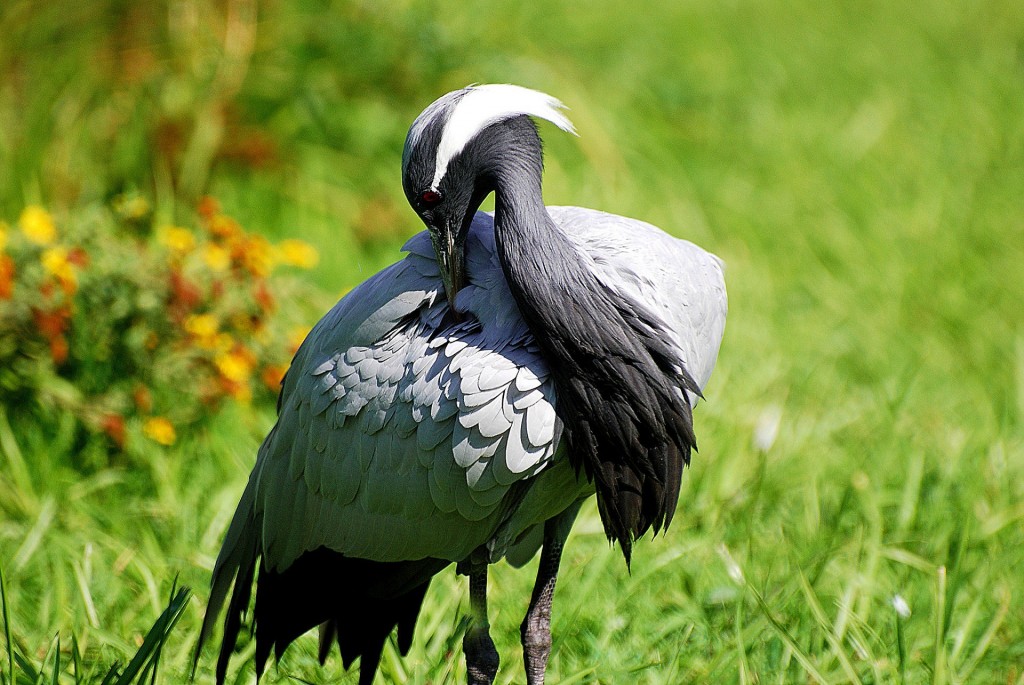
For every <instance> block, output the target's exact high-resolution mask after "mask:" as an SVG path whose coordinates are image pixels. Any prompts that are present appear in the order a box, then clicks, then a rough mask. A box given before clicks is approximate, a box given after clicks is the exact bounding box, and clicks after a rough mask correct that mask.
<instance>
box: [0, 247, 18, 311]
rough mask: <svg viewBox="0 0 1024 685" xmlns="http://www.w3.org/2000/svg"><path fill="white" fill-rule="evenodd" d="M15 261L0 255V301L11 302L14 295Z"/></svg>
mask: <svg viewBox="0 0 1024 685" xmlns="http://www.w3.org/2000/svg"><path fill="white" fill-rule="evenodd" d="M14 275H15V268H14V260H13V259H11V258H10V257H8V256H7V255H5V254H0V300H9V299H11V296H12V295H13V294H14Z"/></svg>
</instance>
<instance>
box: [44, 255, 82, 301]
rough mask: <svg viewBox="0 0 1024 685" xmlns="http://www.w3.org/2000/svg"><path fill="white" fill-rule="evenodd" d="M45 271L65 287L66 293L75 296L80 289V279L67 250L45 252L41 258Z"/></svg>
mask: <svg viewBox="0 0 1024 685" xmlns="http://www.w3.org/2000/svg"><path fill="white" fill-rule="evenodd" d="M39 261H40V262H42V264H43V269H45V270H46V272H47V273H48V274H51V275H53V276H54V277H56V278H57V280H58V281H60V283H61V285H62V286H63V287H64V292H66V293H68V294H69V295H70V294H73V293H74V292H75V290H76V289H77V287H78V278H77V277H76V276H75V269H74V267H73V266H72V265H71V262H70V261H69V260H68V251H67V248H63V247H50V248H47V249H45V250H43V254H42V255H41V256H40V257H39Z"/></svg>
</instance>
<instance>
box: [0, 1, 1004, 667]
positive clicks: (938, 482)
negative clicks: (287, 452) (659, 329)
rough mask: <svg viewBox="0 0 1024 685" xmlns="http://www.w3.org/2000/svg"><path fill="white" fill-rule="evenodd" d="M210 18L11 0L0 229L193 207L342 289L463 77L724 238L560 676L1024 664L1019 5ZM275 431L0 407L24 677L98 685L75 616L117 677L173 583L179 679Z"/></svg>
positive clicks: (307, 652)
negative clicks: (95, 460) (304, 257)
mask: <svg viewBox="0 0 1024 685" xmlns="http://www.w3.org/2000/svg"><path fill="white" fill-rule="evenodd" d="M224 5H225V6H226V7H228V8H229V9H230V17H231V21H229V22H228V26H229V29H230V30H229V31H228V36H229V37H230V40H228V41H227V43H225V40H224V33H223V22H224V19H223V17H224V15H223V13H222V11H221V10H218V9H216V7H217V6H219V5H217V6H215V5H214V4H212V3H211V4H205V3H196V4H195V5H192V6H193V7H196V8H197V9H195V10H194V11H190V10H188V9H187V8H186V7H185V4H179V3H172V4H171V5H170V6H169V7H168V6H157V7H155V8H150V7H149V5H148V4H147V3H124V2H113V1H108V2H100V3H91V4H86V5H85V6H84V7H83V6H80V5H79V4H71V3H57V4H55V5H54V4H51V5H46V6H44V5H40V4H39V3H33V2H29V1H28V0H9V1H8V2H5V3H3V7H2V9H0V35H2V36H4V38H3V40H2V41H0V74H2V75H3V76H2V78H0V218H6V219H7V220H8V221H12V220H13V219H15V218H16V217H17V213H18V212H19V211H20V209H21V207H22V206H24V205H25V204H26V203H29V202H42V203H43V204H45V205H46V206H47V207H49V208H51V209H53V210H54V211H55V213H56V214H57V216H58V219H60V217H61V216H65V217H66V216H69V215H72V214H74V213H76V212H82V211H87V209H88V208H89V207H90V206H94V205H95V204H96V203H102V202H106V201H108V200H109V198H111V197H112V196H113V195H115V194H116V193H118V192H120V191H122V190H125V189H137V190H139V191H140V192H143V193H144V194H146V195H147V196H149V197H151V198H152V199H153V200H154V203H155V205H156V208H157V212H158V214H159V215H161V216H164V217H168V218H173V217H187V216H188V215H189V212H190V207H191V206H192V203H193V202H194V199H195V198H196V197H197V196H198V195H199V194H201V193H205V192H208V193H212V194H214V195H216V196H217V197H218V198H220V199H221V200H222V202H223V204H224V205H225V208H226V210H227V211H228V212H229V213H231V214H232V215H234V216H236V217H238V218H239V219H240V220H241V221H242V223H243V224H244V225H245V226H247V227H249V228H256V229H259V230H261V231H263V232H265V233H266V234H267V235H269V236H271V237H274V238H280V237H285V236H294V237H302V238H304V239H306V240H309V241H310V242H312V243H314V244H316V245H317V246H318V247H319V248H320V249H321V250H322V252H323V260H322V262H321V265H320V267H319V268H318V269H317V270H316V272H315V273H314V276H313V277H314V278H315V280H316V281H317V283H318V284H319V285H321V286H322V287H323V288H325V289H326V290H328V291H332V292H337V291H340V290H342V289H343V288H346V287H348V286H351V285H353V284H355V283H357V282H359V281H361V280H362V279H364V278H365V277H367V276H368V275H370V274H371V273H373V272H374V271H375V270H377V269H378V268H380V267H381V266H383V265H385V264H387V263H389V262H391V261H393V260H394V259H396V258H397V257H398V252H397V248H398V246H399V245H400V243H401V240H402V239H403V238H404V237H405V236H407V235H409V234H411V233H412V232H413V231H415V230H417V229H418V226H417V225H416V220H415V217H414V216H413V215H412V213H411V212H410V211H409V210H407V209H406V207H405V206H404V200H403V198H402V194H401V187H400V179H399V171H398V168H399V159H400V154H401V146H402V142H403V139H404V134H405V129H406V127H407V126H408V124H409V122H410V121H411V120H412V118H413V117H414V116H415V115H416V114H417V113H418V111H419V110H420V108H422V106H424V105H425V104H426V103H427V102H429V101H430V100H431V99H433V98H434V97H436V96H437V95H439V94H441V93H443V92H445V91H447V90H449V89H451V88H454V87H458V86H461V85H464V84H466V83H469V82H488V81H507V82H515V83H521V84H523V85H528V86H533V87H537V88H540V89H543V90H546V91H548V92H551V93H553V94H555V95H556V96H558V97H560V98H562V99H563V100H564V101H565V102H566V103H567V104H569V106H570V107H571V108H572V111H571V116H572V118H573V119H574V121H575V123H576V124H577V127H578V129H579V131H580V138H579V139H573V138H570V137H567V136H563V135H561V134H559V133H558V132H557V131H554V130H553V129H550V128H545V129H544V130H543V133H544V134H545V136H546V139H547V151H548V160H547V179H546V186H545V188H546V195H547V198H548V201H549V202H550V203H552V204H579V205H584V206H591V207H597V208H601V209H606V210H608V211H613V212H617V213H621V214H626V215H631V216H635V217H638V218H642V219H645V220H648V221H651V222H653V223H655V224H658V225H660V226H662V227H665V228H666V229H668V230H670V231H672V232H674V233H676V234H677V235H680V236H684V237H687V238H690V239H692V240H694V241H695V242H698V243H700V244H702V245H703V246H705V247H707V248H708V249H710V250H712V251H714V252H715V253H717V254H719V255H720V256H722V257H723V258H724V259H725V261H726V262H727V264H728V271H727V279H728V284H729V290H730V302H731V311H730V321H729V327H728V330H727V332H726V340H725V343H724V346H723V349H722V352H721V356H720V360H719V365H718V368H717V369H716V372H715V376H714V378H713V379H712V382H711V385H710V387H709V388H708V389H707V393H706V394H707V397H708V402H707V403H705V404H702V405H701V406H700V407H699V409H698V411H697V415H696V423H697V430H698V437H699V439H700V448H701V450H700V454H699V455H697V456H696V457H695V459H694V462H693V467H692V468H691V469H690V470H689V471H688V472H687V473H686V474H685V476H684V481H683V490H682V495H681V499H680V509H679V512H678V514H677V516H676V519H675V523H674V524H673V526H672V528H671V530H670V531H669V532H668V533H667V534H666V535H664V536H660V537H659V538H657V539H655V540H644V541H642V542H641V543H640V544H638V545H637V546H636V548H635V551H634V561H633V572H632V575H630V574H628V573H627V572H626V570H625V567H624V565H623V563H622V561H621V556H620V555H619V554H618V553H617V552H616V551H615V550H612V549H609V547H608V545H607V543H606V541H605V539H604V536H603V534H602V532H601V528H600V523H599V520H598V517H597V513H596V510H595V508H594V507H593V506H588V507H587V508H585V509H584V513H583V516H582V517H581V519H580V521H579V522H578V524H577V526H576V529H575V530H574V532H573V535H572V537H571V538H570V542H569V545H568V547H567V550H566V554H565V558H564V561H563V566H562V572H561V574H560V585H559V588H560V589H559V592H558V593H556V598H555V607H554V618H553V632H554V635H555V643H554V650H553V656H552V661H551V666H550V670H549V674H550V675H549V680H550V681H551V682H557V683H666V684H669V683H686V682H737V683H790V682H793V683H807V682H822V683H825V682H827V683H847V682H853V683H865V684H867V683H934V684H937V685H944V684H947V683H948V684H950V685H952V684H955V683H1010V684H1014V683H1017V684H1019V683H1024V666H1022V664H1024V613H1022V610H1021V607H1022V606H1024V574H1022V573H1021V569H1022V568H1024V329H1022V325H1021V321H1022V317H1021V314H1022V312H1024V275H1022V274H1024V269H1022V268H1021V264H1024V202H1022V201H1021V198H1022V197H1024V180H1022V179H1024V9H1022V6H1021V5H1020V4H1019V3H1017V2H1012V1H1010V0H1006V1H1004V2H979V3H956V2H945V1H942V0H929V1H925V2H918V3H889V2H880V1H868V2H862V3H817V2H810V1H807V0H797V1H796V2H792V3H784V4H783V3H773V2H756V1H754V2H747V1H740V2H733V3H723V2H714V1H711V0H694V1H693V2H686V3H668V2H666V3H663V5H662V6H660V7H658V8H657V9H652V10H644V11H642V12H641V11H639V8H638V6H635V5H629V4H627V5H623V4H622V3H613V2H610V1H601V2H596V3H591V4H589V5H587V7H586V8H585V9H584V8H583V7H582V6H581V5H580V4H579V3H573V2H554V3H547V4H546V5H544V6H543V7H542V6H541V5H540V4H537V5H532V4H530V3H513V4H507V5H502V6H501V7H497V6H494V5H493V4H492V3H483V2H470V3H456V2H443V3H437V4H430V5H428V4H427V3H422V4H421V3H413V2H401V3H397V9H394V7H396V5H390V6H389V8H388V9H384V8H383V5H382V6H381V7H378V6H377V4H376V3H359V2H338V3H313V2H306V3H300V4H299V5H298V6H296V5H295V4H293V3H273V4H268V5H265V6H260V7H259V8H258V9H257V14H256V16H257V17H258V23H256V24H252V23H251V22H250V21H249V16H250V14H249V11H250V9H252V8H251V6H250V5H249V4H248V3H247V2H245V1H244V0H230V1H229V2H227V3H224ZM250 38H252V41H251V42H250V41H249V39H250ZM225 46H226V47H225ZM271 420H272V416H271V414H270V412H269V411H267V410H265V409H256V410H246V409H242V408H238V409H234V410H231V411H229V412H228V415H226V416H224V417H222V418H221V419H219V420H217V421H216V422H215V423H214V425H213V428H211V429H210V430H209V431H207V432H205V433H203V434H197V435H188V436H184V437H183V439H182V440H181V441H180V442H179V444H178V445H176V446H175V447H174V448H173V449H170V450H162V449H153V450H152V454H150V455H148V457H147V458H146V459H140V460H136V461H132V462H130V463H126V464H121V465H116V466H113V467H111V468H109V469H104V470H100V471H95V472H90V473H88V474H82V473H79V472H78V471H75V470H74V469H73V468H71V464H73V462H74V455H73V454H72V453H71V451H70V449H69V448H68V447H67V446H65V445H62V444H61V443H60V441H59V440H55V439H54V436H49V435H45V434H42V433H41V432H39V431H33V430H31V429H30V428H25V427H24V426H17V427H15V428H14V429H11V428H9V427H7V425H6V422H0V479H2V481H0V482H2V487H0V566H2V569H3V574H4V582H5V586H6V601H5V602H4V611H5V613H4V617H5V620H4V622H5V626H6V627H8V629H9V630H10V633H11V634H12V635H13V636H14V639H15V643H16V644H17V645H19V649H21V650H22V651H23V653H24V654H25V655H27V656H28V657H30V658H32V659H33V663H34V664H35V666H34V668H36V669H37V670H38V669H40V664H45V665H46V666H45V668H43V669H42V671H41V673H42V675H45V676H46V677H47V678H49V674H51V673H52V672H53V670H54V664H58V666H59V669H58V670H60V671H62V672H63V673H64V675H63V676H61V677H60V679H59V680H60V682H65V683H67V682H77V681H76V680H75V678H74V676H73V675H72V674H73V672H74V671H73V667H72V661H73V659H72V658H71V651H72V650H71V645H72V635H73V636H74V639H75V641H76V643H77V649H78V650H80V654H81V658H82V659H83V660H84V661H85V662H87V663H89V664H92V665H93V666H91V671H92V672H96V673H99V672H105V671H106V667H107V666H109V665H110V664H111V663H113V662H114V661H119V662H121V663H128V661H129V660H130V659H131V658H132V656H133V655H134V654H135V653H136V650H137V649H138V648H139V647H140V646H141V645H143V644H144V637H143V636H144V635H145V634H146V633H147V631H148V630H149V629H150V627H152V626H153V624H154V621H155V620H156V619H157V617H158V616H159V615H160V614H161V612H162V611H163V610H164V609H165V608H166V607H167V598H168V595H169V592H170V588H171V586H172V583H173V582H174V578H175V577H176V576H180V579H181V582H182V583H183V584H185V585H189V586H191V587H193V588H195V591H196V595H195V596H194V597H193V598H192V599H191V600H190V602H189V604H188V606H187V607H186V608H185V609H184V611H183V613H182V615H181V619H180V622H179V623H178V624H177V626H176V627H175V628H174V631H173V632H172V633H171V634H170V636H169V637H168V639H167V640H166V643H165V644H164V645H163V648H162V656H161V664H160V674H159V678H158V681H159V682H182V681H183V680H184V678H185V677H186V676H187V674H188V672H189V669H190V666H191V650H192V648H193V647H194V644H195V639H196V636H197V633H198V626H199V623H200V621H201V617H202V611H203V606H204V600H205V595H206V588H207V587H208V582H209V572H210V569H211V567H212V563H213V559H214V557H215V555H216V552H217V549H218V546H219V542H220V539H221V536H222V534H223V532H224V529H225V526H226V524H227V521H228V518H229V516H230V514H231V512H232V510H233V507H234V505H235V503H236V501H237V497H238V496H239V494H240V492H241V489H242V486H243V484H244V482H245V479H246V477H247V475H248V472H249V469H250V467H251V464H252V460H253V455H254V452H255V449H256V447H257V445H258V443H259V440H260V439H261V437H262V436H263V434H264V433H265V431H266V430H267V429H268V427H269V425H270V422H271ZM532 577H533V567H530V568H528V569H525V570H522V571H516V570H513V569H510V568H507V567H505V566H499V567H497V568H495V569H494V571H493V574H492V583H491V588H492V600H491V606H492V623H493V626H494V628H493V631H494V637H495V640H496V642H497V645H498V649H499V651H500V652H501V654H502V658H503V666H502V669H501V672H500V673H499V676H498V682H500V683H512V682H521V681H522V676H521V675H520V674H521V661H520V657H521V650H520V648H519V646H518V624H519V621H520V620H521V617H522V614H523V612H524V611H525V606H526V602H527V600H528V598H529V591H530V587H531V585H532ZM897 596H898V597H900V598H902V599H903V600H904V601H905V602H906V603H907V605H909V608H910V610H911V613H910V615H909V616H905V617H901V616H900V615H899V614H898V613H897V611H896V609H895V607H894V598H896V597H897ZM465 605H466V590H465V587H464V583H462V582H459V581H458V580H456V579H455V578H454V574H448V575H445V576H442V577H441V578H439V579H438V580H437V581H436V582H435V584H434V587H433V590H432V591H431V593H430V594H429V596H428V598H427V601H426V604H425V607H424V612H423V615H422V616H421V618H420V623H419V631H418V634H417V639H416V642H415V644H414V646H413V650H412V653H411V655H410V656H409V657H408V658H407V659H406V660H404V661H400V660H399V659H398V658H397V656H396V654H395V653H394V651H393V650H392V649H390V648H389V649H388V650H387V651H386V653H385V656H384V661H383V664H382V668H381V671H382V675H381V676H380V677H379V678H378V682H391V681H397V682H402V681H408V682H411V683H442V682H460V681H462V680H463V679H464V668H463V665H462V663H461V661H460V659H459V644H460V635H459V634H458V630H459V629H460V628H459V626H460V625H461V624H460V620H459V613H460V611H462V610H464V609H465ZM8 615H9V622H8V620H7V616H8ZM57 634H59V635H60V643H59V644H60V649H61V650H62V651H61V652H57V651H56V650H55V645H56V642H55V635H57ZM6 653H7V652H6V650H2V651H0V673H3V674H4V676H3V677H4V678H7V677H8V674H9V673H10V672H11V671H10V668H9V667H8V664H7V663H6V658H7V657H6V656H5V655H6ZM55 653H56V654H59V655H60V656H59V657H56V656H55ZM251 654H252V648H251V646H249V647H247V648H246V647H243V649H242V651H241V654H240V655H239V657H236V661H235V664H236V666H237V664H241V663H245V662H246V659H251ZM55 659H57V660H56V661H55ZM213 661H214V658H213V654H212V650H211V651H210V652H209V653H207V654H205V655H204V656H203V658H202V660H201V661H200V664H199V671H198V674H197V682H200V683H209V682H212V669H213ZM13 669H14V671H15V672H20V667H19V665H18V664H14V665H13ZM250 673H251V661H250V663H249V664H248V665H247V666H246V667H245V668H243V669H242V671H241V675H240V676H239V680H238V681H237V682H248V680H247V679H248V678H251V675H249V674H250ZM292 678H299V679H305V680H307V681H313V682H319V681H321V680H324V681H327V680H328V679H329V678H339V679H340V682H355V680H354V677H352V676H351V675H350V676H348V677H347V679H345V677H344V676H342V671H341V667H340V663H339V662H338V660H337V659H333V660H332V661H331V662H329V664H328V666H327V667H326V668H325V669H323V670H321V669H319V667H317V666H316V665H315V643H314V640H312V639H309V638H307V639H304V640H300V641H299V642H298V643H296V644H295V645H294V646H293V647H292V648H291V649H290V650H289V652H288V653H287V654H286V656H285V658H284V660H283V662H282V664H281V665H280V667H279V668H273V669H271V670H270V671H269V672H268V674H267V678H266V682H268V683H274V682H296V681H295V680H292ZM28 681H32V678H29V680H28ZM18 682H19V683H20V682H26V680H25V677H21V679H20V680H18Z"/></svg>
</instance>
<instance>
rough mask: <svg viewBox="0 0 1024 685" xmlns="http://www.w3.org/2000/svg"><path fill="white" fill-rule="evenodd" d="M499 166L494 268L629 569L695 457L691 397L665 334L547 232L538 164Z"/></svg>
mask: <svg viewBox="0 0 1024 685" xmlns="http://www.w3.org/2000/svg"><path fill="white" fill-rule="evenodd" d="M521 154H522V153H521ZM536 154H538V155H539V147H538V148H537V151H536ZM506 159H510V160H512V161H511V162H510V163H508V164H507V165H506V166H504V167H502V169H501V170H500V171H499V172H498V175H499V181H498V183H497V185H498V189H497V193H496V200H495V216H494V224H495V238H496V243H497V245H498V250H499V255H500V257H501V265H502V268H503V270H504V271H505V276H506V279H507V281H508V284H509V289H510V290H511V292H512V294H513V296H514V297H515V299H516V303H517V304H518V305H519V310H520V312H521V313H522V315H523V318H524V320H525V321H526V323H527V325H528V326H529V327H530V330H531V331H532V332H533V335H534V338H535V340H536V343H537V345H538V347H540V349H541V352H542V353H543V356H544V359H545V361H546V362H547V365H548V367H549V370H550V373H551V376H552V379H553V380H554V383H555V396H556V398H557V399H556V411H557V412H558V415H559V417H560V418H561V419H562V421H563V423H564V425H565V432H566V433H565V434H566V439H567V440H568V447H569V458H570V460H572V463H573V464H574V465H575V466H576V468H577V470H579V469H582V470H583V471H584V472H585V473H586V475H587V477H588V478H591V479H592V480H593V481H594V484H595V487H596V490H597V501H598V507H599V509H600V512H601V520H602V522H603V524H604V529H605V532H606V533H607V535H608V537H609V539H611V540H615V541H618V543H619V545H620V546H621V547H622V552H623V554H624V556H625V557H626V563H627V564H628V563H629V559H630V552H631V549H632V542H633V540H634V539H636V538H637V537H639V536H640V535H643V533H644V532H646V531H647V530H648V529H651V528H653V529H654V531H655V532H657V531H658V530H660V529H662V528H663V527H665V526H667V525H668V524H669V523H670V522H671V520H672V515H673V513H674V511H675V507H676V503H677V501H678V499H679V486H680V479H681V476H682V471H683V467H684V466H686V465H687V464H689V461H690V452H691V450H694V449H696V440H695V438H694V434H693V421H692V416H691V412H690V404H689V400H688V399H687V393H690V394H692V395H695V396H700V388H699V387H698V386H697V383H696V382H695V381H694V380H693V378H692V377H691V376H690V374H689V373H688V372H687V370H686V368H685V367H684V365H683V362H682V360H681V359H679V356H678V353H676V352H675V351H674V349H673V348H672V347H671V345H670V343H669V342H668V340H669V339H670V338H671V335H670V333H669V331H668V330H667V328H666V326H665V324H664V323H663V322H661V321H660V320H659V319H658V317H656V316H655V315H653V314H652V313H651V312H650V311H648V310H647V309H646V308H645V307H644V306H643V305H641V304H640V303H638V302H635V301H633V300H632V299H630V298H629V297H628V296H626V295H624V294H622V293H620V292H618V291H615V290H613V289H611V288H610V287H608V286H607V285H605V284H604V283H602V282H601V280H600V279H599V278H598V276H597V275H596V274H595V273H594V271H593V270H592V269H591V268H590V266H589V265H588V264H587V263H586V260H585V259H584V257H583V255H581V254H580V253H579V251H578V249H577V248H576V246H575V245H574V244H573V243H572V241H570V239H569V238H568V237H567V236H566V235H565V234H564V233H563V232H562V231H561V229H560V228H558V226H557V225H555V223H554V221H552V219H551V217H550V216H549V215H548V213H547V210H546V208H545V207H544V204H543V200H542V198H541V195H540V183H539V170H538V165H537V163H535V162H534V163H529V162H527V163H523V162H522V161H521V160H518V159H516V157H515V156H512V155H509V156H506Z"/></svg>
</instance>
